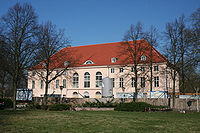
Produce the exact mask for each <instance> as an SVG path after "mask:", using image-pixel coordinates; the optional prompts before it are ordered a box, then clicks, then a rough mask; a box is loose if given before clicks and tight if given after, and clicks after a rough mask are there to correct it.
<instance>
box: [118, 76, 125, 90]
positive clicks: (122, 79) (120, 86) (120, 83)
mask: <svg viewBox="0 0 200 133" xmlns="http://www.w3.org/2000/svg"><path fill="white" fill-rule="evenodd" d="M123 87H124V78H119V88H123Z"/></svg>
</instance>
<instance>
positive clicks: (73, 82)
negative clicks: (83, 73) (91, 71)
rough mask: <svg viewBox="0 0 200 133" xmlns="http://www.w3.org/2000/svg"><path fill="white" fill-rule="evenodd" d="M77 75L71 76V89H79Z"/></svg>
mask: <svg viewBox="0 0 200 133" xmlns="http://www.w3.org/2000/svg"><path fill="white" fill-rule="evenodd" d="M78 84H79V75H78V73H74V74H73V79H72V87H73V88H78V87H79V85H78Z"/></svg>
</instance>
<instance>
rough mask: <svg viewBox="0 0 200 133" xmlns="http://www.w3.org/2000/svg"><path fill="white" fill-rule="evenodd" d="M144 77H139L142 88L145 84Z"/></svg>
mask: <svg viewBox="0 0 200 133" xmlns="http://www.w3.org/2000/svg"><path fill="white" fill-rule="evenodd" d="M145 82H146V81H145V77H140V87H141V88H144V87H145V86H146V83H145Z"/></svg>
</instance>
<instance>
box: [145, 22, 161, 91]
mask: <svg viewBox="0 0 200 133" xmlns="http://www.w3.org/2000/svg"><path fill="white" fill-rule="evenodd" d="M143 37H144V39H145V40H146V41H147V42H148V43H149V44H150V45H151V47H150V54H149V61H150V62H149V68H150V78H149V82H150V92H151V91H152V90H153V47H156V46H157V45H158V43H157V40H158V31H157V29H156V28H155V27H154V26H151V27H150V29H149V31H147V32H145V33H144V36H143Z"/></svg>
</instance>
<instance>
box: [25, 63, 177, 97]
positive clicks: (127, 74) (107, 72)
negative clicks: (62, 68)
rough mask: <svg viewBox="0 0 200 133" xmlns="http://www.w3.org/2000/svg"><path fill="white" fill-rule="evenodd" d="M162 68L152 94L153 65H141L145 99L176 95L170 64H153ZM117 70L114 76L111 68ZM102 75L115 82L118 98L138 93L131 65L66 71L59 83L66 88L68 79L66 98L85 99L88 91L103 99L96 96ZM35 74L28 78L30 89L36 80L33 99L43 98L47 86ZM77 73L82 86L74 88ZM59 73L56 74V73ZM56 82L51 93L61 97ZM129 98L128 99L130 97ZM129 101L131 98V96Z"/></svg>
mask: <svg viewBox="0 0 200 133" xmlns="http://www.w3.org/2000/svg"><path fill="white" fill-rule="evenodd" d="M156 65H158V67H159V71H153V77H156V76H157V77H159V87H154V81H153V90H152V92H150V82H149V77H150V71H149V66H147V65H144V64H143V65H139V66H138V77H139V78H138V88H139V93H140V94H144V95H145V97H151V96H150V93H151V94H153V93H157V92H166V91H169V92H172V80H171V76H170V74H169V73H166V64H165V63H160V64H153V66H156ZM142 66H143V67H145V71H144V72H142V71H141V70H140V69H141V67H142ZM112 68H114V73H111V69H112ZM120 68H123V69H124V71H123V72H120ZM40 72H41V71H38V70H37V73H40ZM85 72H89V73H90V87H89V88H85V87H84V74H85ZM97 72H101V73H102V78H104V77H109V78H114V79H115V82H114V83H115V86H114V88H113V95H114V97H119V96H120V95H121V96H123V95H122V94H124V93H126V94H128V95H131V94H133V92H135V88H134V87H132V86H131V78H132V77H134V72H131V66H90V67H89V66H88V67H76V68H72V69H71V70H69V71H67V72H66V75H65V74H63V75H62V76H60V77H58V78H57V79H56V80H59V86H62V85H63V79H66V80H67V84H66V88H63V90H62V96H63V97H68V98H73V97H77V98H82V96H84V93H85V92H88V93H89V97H90V98H99V97H100V96H99V95H96V93H97V92H100V93H101V87H96V73H97ZM32 73H33V72H32V71H29V78H28V88H30V89H32V81H35V88H33V97H43V96H44V92H45V84H44V83H43V87H42V88H41V83H40V82H41V80H42V79H41V78H40V76H38V75H37V74H35V75H34V76H32ZM74 73H78V75H79V87H78V88H73V86H72V79H73V78H72V77H73V74H74ZM53 74H56V71H55V72H54V73H53ZM140 77H145V80H146V82H145V87H143V88H141V87H140V86H141V84H140V82H141V81H140ZM120 78H124V87H125V91H124V92H123V91H122V88H120V86H119V84H120V83H119V80H120ZM56 80H54V81H52V82H51V83H50V88H49V90H48V94H50V95H51V94H56V95H60V94H61V90H60V87H58V88H56ZM74 92H77V93H78V95H73V93H74ZM176 92H179V87H178V79H177V84H176ZM128 95H127V96H128ZM127 98H130V96H129V97H127Z"/></svg>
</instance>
